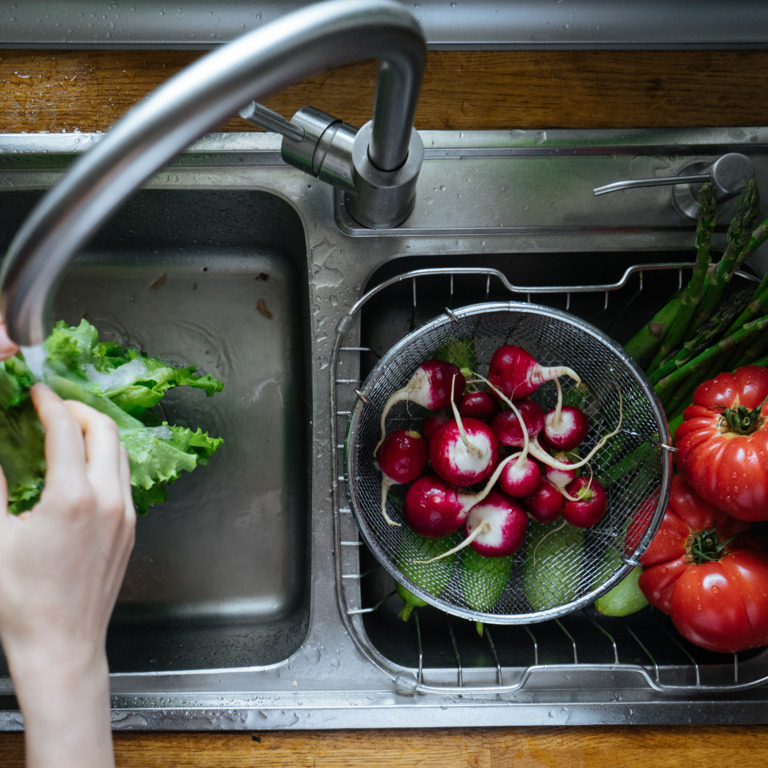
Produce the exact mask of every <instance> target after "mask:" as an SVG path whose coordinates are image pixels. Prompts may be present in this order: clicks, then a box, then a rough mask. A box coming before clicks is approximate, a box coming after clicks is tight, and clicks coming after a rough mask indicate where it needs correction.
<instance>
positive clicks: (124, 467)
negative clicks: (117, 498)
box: [120, 445, 136, 520]
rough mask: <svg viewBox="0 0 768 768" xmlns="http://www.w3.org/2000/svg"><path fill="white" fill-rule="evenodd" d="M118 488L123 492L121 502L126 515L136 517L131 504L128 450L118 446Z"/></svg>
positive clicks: (131, 491)
mask: <svg viewBox="0 0 768 768" xmlns="http://www.w3.org/2000/svg"><path fill="white" fill-rule="evenodd" d="M120 488H121V489H122V492H123V504H124V505H125V512H126V514H127V515H128V517H130V518H133V519H134V520H135V518H136V508H135V507H134V505H133V489H132V487H131V462H130V459H129V458H128V451H126V450H125V448H123V446H122V445H121V446H120Z"/></svg>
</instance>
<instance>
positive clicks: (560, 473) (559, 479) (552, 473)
mask: <svg viewBox="0 0 768 768" xmlns="http://www.w3.org/2000/svg"><path fill="white" fill-rule="evenodd" d="M552 459H553V460H554V461H555V462H557V464H556V466H552V465H549V466H547V468H546V469H545V470H544V477H546V478H547V480H549V482H550V483H552V485H554V486H555V488H557V489H559V491H560V492H561V493H563V494H564V493H565V489H566V488H567V487H568V485H569V483H572V482H573V481H574V480H575V479H576V477H577V475H578V470H577V469H575V467H574V464H575V462H574V461H573V459H572V458H571V457H570V456H568V454H567V453H563V452H558V453H555V454H554V455H553V456H552Z"/></svg>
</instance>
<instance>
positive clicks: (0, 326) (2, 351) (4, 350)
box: [0, 319, 19, 360]
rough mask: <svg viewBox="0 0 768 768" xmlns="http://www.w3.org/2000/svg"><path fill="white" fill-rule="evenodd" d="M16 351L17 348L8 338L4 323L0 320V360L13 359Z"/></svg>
mask: <svg viewBox="0 0 768 768" xmlns="http://www.w3.org/2000/svg"><path fill="white" fill-rule="evenodd" d="M18 351H19V348H18V347H17V346H16V344H14V343H13V342H12V341H11V339H10V338H9V336H8V331H7V329H6V327H5V323H4V322H3V321H2V319H0V360H7V359H8V358H9V357H13V356H14V355H15V354H16V353H17V352H18Z"/></svg>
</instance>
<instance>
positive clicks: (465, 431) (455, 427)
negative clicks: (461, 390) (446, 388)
mask: <svg viewBox="0 0 768 768" xmlns="http://www.w3.org/2000/svg"><path fill="white" fill-rule="evenodd" d="M453 395H454V388H453V384H452V385H451V408H452V410H453V416H454V418H453V419H451V421H449V422H447V423H446V424H443V426H442V427H440V429H438V430H437V432H436V433H435V434H434V436H433V437H432V439H431V440H430V441H429V461H430V463H431V464H432V469H434V470H435V472H436V473H437V474H438V475H439V476H440V477H441V478H443V480H446V481H447V482H449V483H452V484H453V485H475V484H476V483H480V482H482V481H483V480H485V479H486V478H487V477H488V475H490V474H491V472H493V470H494V468H495V466H496V464H497V463H498V460H499V441H498V440H497V439H496V435H495V433H494V431H493V430H492V429H491V428H490V427H489V426H488V425H487V424H486V423H485V422H483V421H479V420H478V419H462V418H461V414H460V413H459V409H458V407H457V406H456V401H455V400H454V397H453Z"/></svg>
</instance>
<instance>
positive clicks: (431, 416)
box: [421, 411, 451, 442]
mask: <svg viewBox="0 0 768 768" xmlns="http://www.w3.org/2000/svg"><path fill="white" fill-rule="evenodd" d="M450 420H451V417H450V416H449V415H448V414H447V413H443V412H442V411H441V412H439V413H428V414H427V415H426V416H425V417H424V421H422V422H421V434H422V435H423V437H424V439H425V440H426V441H427V442H429V441H430V440H431V439H432V438H433V437H434V436H435V432H437V430H438V429H440V427H442V426H443V424H445V423H446V422H448V421H450Z"/></svg>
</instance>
